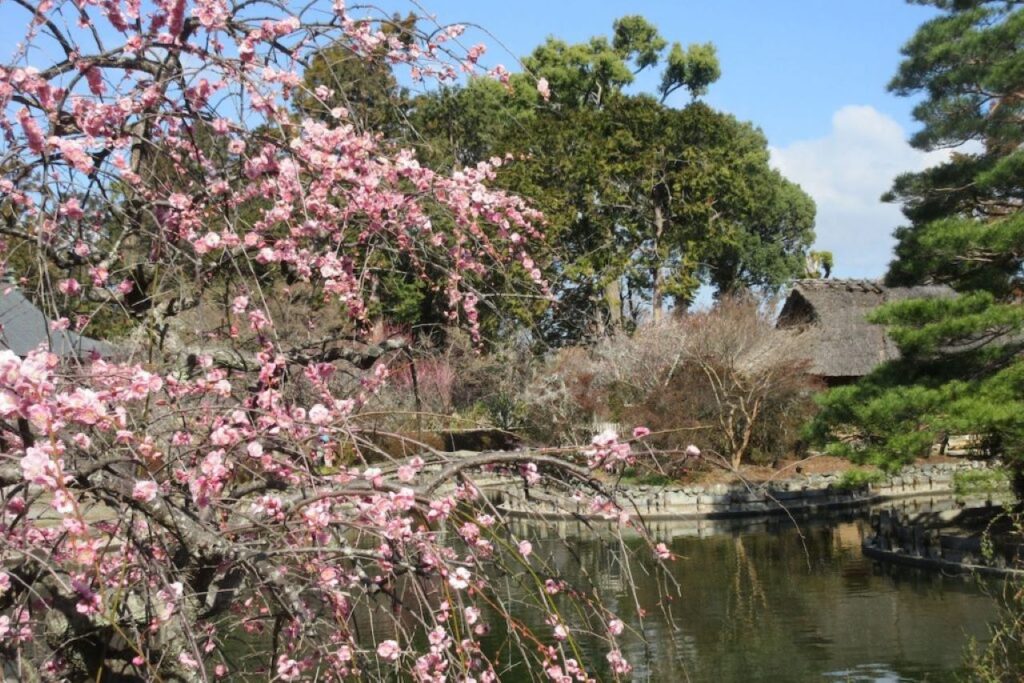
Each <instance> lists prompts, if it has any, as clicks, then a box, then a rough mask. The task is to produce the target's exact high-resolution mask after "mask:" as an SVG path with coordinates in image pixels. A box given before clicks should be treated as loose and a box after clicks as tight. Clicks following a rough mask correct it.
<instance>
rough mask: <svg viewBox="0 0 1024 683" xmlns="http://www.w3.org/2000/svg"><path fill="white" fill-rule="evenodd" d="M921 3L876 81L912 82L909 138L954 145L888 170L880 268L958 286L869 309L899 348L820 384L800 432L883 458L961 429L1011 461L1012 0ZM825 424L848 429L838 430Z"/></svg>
mask: <svg viewBox="0 0 1024 683" xmlns="http://www.w3.org/2000/svg"><path fill="white" fill-rule="evenodd" d="M922 4H924V3H923V2H922ZM928 4H931V5H934V6H935V7H937V8H938V9H939V10H941V11H942V13H941V14H940V15H939V16H938V17H936V18H934V19H932V20H931V21H928V22H927V23H925V24H924V25H922V26H921V27H920V28H919V30H918V31H917V33H916V34H915V35H914V37H913V38H912V39H911V40H910V41H909V42H908V43H907V44H906V46H905V47H904V48H903V56H904V59H903V62H902V63H901V65H900V67H899V71H898V73H897V74H896V76H895V78H894V79H893V80H892V82H891V83H890V84H889V89H890V90H891V91H892V92H894V93H896V94H898V95H903V96H914V95H923V96H924V98H923V99H922V101H921V102H920V103H919V104H918V105H917V106H916V107H915V109H914V117H915V118H916V119H917V121H919V122H920V123H921V128H920V130H918V131H917V132H916V133H915V134H914V135H913V137H912V139H911V144H913V145H914V146H915V147H917V148H918V149H921V150H928V151H933V150H942V149H950V150H953V151H952V152H951V154H950V156H949V159H948V160H947V161H945V162H944V163H941V164H939V165H937V166H935V167H932V168H929V169H927V170H925V171H923V172H920V173H909V174H905V175H902V176H900V177H899V178H897V180H896V181H895V183H894V186H893V188H892V190H891V191H890V192H889V193H888V195H887V196H886V198H887V199H888V200H890V201H896V202H900V203H901V204H902V205H903V212H904V214H905V216H906V218H907V219H908V221H909V223H908V225H906V226H905V227H901V228H899V229H897V231H896V237H897V240H898V244H897V246H896V258H895V260H894V261H893V263H892V264H891V265H890V269H889V273H888V274H887V277H886V280H887V283H888V284H890V285H912V284H929V283H945V284H949V285H950V286H952V287H953V288H954V289H956V290H957V291H958V292H959V296H958V297H957V298H955V299H931V300H928V301H920V300H917V301H915V300H910V301H905V302H901V303H897V304H892V305H889V306H887V307H884V308H882V309H880V310H879V311H877V312H876V313H875V315H874V321H875V322H878V323H882V324H885V325H888V326H889V329H890V334H891V336H892V337H893V339H894V340H895V341H896V342H897V344H898V345H899V347H900V350H901V352H902V358H901V359H900V360H899V361H896V362H893V363H889V364H887V365H884V366H882V367H881V368H879V369H878V370H877V371H876V372H874V373H872V374H871V375H869V376H868V377H866V378H864V379H863V380H862V381H861V382H859V383H858V384H856V385H852V386H848V387H842V388H839V389H835V390H833V391H831V392H829V393H828V394H826V395H825V396H824V397H823V399H822V406H823V411H822V413H821V415H820V416H819V418H818V419H817V420H816V421H815V423H814V424H813V425H812V432H813V433H814V435H815V436H816V438H817V439H818V440H820V441H829V440H831V441H832V442H833V443H832V444H831V447H832V449H834V450H837V451H841V452H844V453H846V454H848V455H852V456H854V457H856V458H858V459H862V460H869V461H873V462H876V463H880V464H887V465H896V464H899V463H903V462H906V461H908V460H911V459H913V458H914V457H917V456H921V455H924V454H926V453H927V452H928V450H929V449H930V448H931V447H932V445H933V444H934V443H941V442H942V440H943V439H944V438H947V437H949V436H951V435H967V434H969V435H973V436H975V437H977V439H978V443H979V445H980V446H982V447H984V448H986V449H987V450H989V451H990V452H993V453H997V454H1001V455H1003V456H1004V457H1006V458H1007V459H1008V460H1009V461H1010V462H1011V463H1012V464H1014V466H1015V469H1016V470H1017V471H1018V472H1022V471H1024V454H1022V447H1024V359H1022V357H1021V350H1022V348H1024V331H1022V328H1024V306H1022V305H1021V293H1022V285H1024V280H1022V275H1024V274H1022V271H1021V267H1022V264H1024V211H1022V201H1024V147H1022V143H1024V125H1022V122H1024V119H1022V116H1024V52H1022V51H1021V46H1022V45H1024V3H1021V2H1005V1H1000V2H984V1H979V0H974V1H965V0H931V1H930V2H928ZM838 434H843V435H845V436H847V437H853V438H847V439H844V440H843V442H842V443H840V442H838V441H837V440H836V435H838ZM1019 478H1022V479H1024V477H1019Z"/></svg>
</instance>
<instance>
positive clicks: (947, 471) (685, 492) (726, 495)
mask: <svg viewBox="0 0 1024 683" xmlns="http://www.w3.org/2000/svg"><path fill="white" fill-rule="evenodd" d="M1000 464H1001V463H998V462H997V461H989V462H981V461H964V462H958V463H937V464H924V465H911V466H907V467H905V468H903V469H902V470H901V471H900V472H898V473H897V474H895V475H893V476H890V477H888V478H887V479H885V480H884V481H882V482H880V483H878V484H871V485H866V486H862V487H859V488H855V489H843V488H840V487H839V484H840V481H841V480H842V474H841V473H840V474H811V475H806V476H796V477H791V478H787V479H780V480H773V481H769V482H758V483H755V482H750V483H737V484H715V485H712V486H671V485H670V486H643V485H632V486H624V487H621V488H620V490H619V495H620V501H621V502H622V504H623V507H624V508H625V509H626V510H627V511H628V512H631V513H637V514H639V515H641V516H643V517H644V518H645V519H647V520H658V519H724V518H730V517H756V516H762V515H772V514H794V513H813V512H815V511H817V510H826V509H840V508H844V507H855V506H862V505H869V504H873V503H879V502H884V501H887V500H895V499H899V498H906V497H928V496H932V497H950V496H952V494H953V477H954V475H956V474H957V473H958V472H964V471H969V470H981V469H987V468H990V467H995V466H998V465H1000ZM521 495H522V494H521V491H520V492H517V491H515V490H513V489H511V487H509V489H508V490H502V491H501V493H500V505H501V507H502V508H504V509H505V510H506V511H508V512H510V513H512V514H517V513H519V514H527V513H529V514H531V515H536V514H538V513H539V514H542V515H545V516H547V517H550V518H555V519H557V518H578V517H588V516H589V511H588V510H587V509H586V508H585V507H584V506H581V505H580V504H578V503H576V502H574V501H572V500H570V499H567V498H566V497H565V496H564V495H562V494H558V493H548V492H545V491H544V490H539V491H534V492H531V500H530V503H529V505H528V506H527V505H525V504H524V501H523V500H522V498H521Z"/></svg>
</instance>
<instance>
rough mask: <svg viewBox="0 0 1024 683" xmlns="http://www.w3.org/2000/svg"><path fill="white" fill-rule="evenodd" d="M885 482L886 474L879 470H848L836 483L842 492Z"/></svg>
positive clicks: (836, 486)
mask: <svg viewBox="0 0 1024 683" xmlns="http://www.w3.org/2000/svg"><path fill="white" fill-rule="evenodd" d="M883 481H885V474H883V473H882V472H878V471H877V470H859V469H855V470H846V471H845V472H843V474H842V475H841V476H840V477H839V481H837V482H836V483H835V485H834V486H835V488H837V489H839V490H840V491H855V490H858V489H863V488H865V487H867V486H871V485H872V484H879V483H881V482H883Z"/></svg>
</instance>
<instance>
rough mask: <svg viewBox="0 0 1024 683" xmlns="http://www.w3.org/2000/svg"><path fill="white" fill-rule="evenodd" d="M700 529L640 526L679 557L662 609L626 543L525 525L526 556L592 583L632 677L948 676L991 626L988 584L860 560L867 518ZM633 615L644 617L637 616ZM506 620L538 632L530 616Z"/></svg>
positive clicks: (652, 581) (497, 638)
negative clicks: (614, 619)
mask: <svg viewBox="0 0 1024 683" xmlns="http://www.w3.org/2000/svg"><path fill="white" fill-rule="evenodd" d="M704 524H705V526H695V525H694V524H693V523H690V524H688V525H683V524H680V525H672V524H665V523H660V524H659V525H658V526H656V527H655V528H654V529H653V531H654V534H655V536H656V538H657V539H658V540H662V541H665V542H666V543H667V544H668V545H669V547H670V548H671V550H672V552H673V553H674V554H675V555H677V556H678V559H676V560H675V561H674V562H673V563H672V565H671V566H672V577H671V578H672V579H674V581H675V582H677V590H678V596H677V597H675V598H674V599H673V600H671V601H669V600H667V599H665V590H664V586H663V585H662V584H661V581H663V580H664V577H663V578H662V579H658V578H656V575H655V574H653V573H645V572H644V571H642V570H639V571H630V572H628V573H626V572H625V571H624V570H623V569H622V565H621V563H620V562H619V559H620V558H621V556H622V554H623V553H625V552H628V551H629V549H630V544H629V543H626V544H620V543H619V542H617V541H613V540H609V539H607V538H603V537H600V536H597V535H595V534H594V532H593V531H592V530H590V529H587V528H586V527H583V526H581V525H577V524H576V523H550V524H548V525H546V526H545V527H544V528H543V529H539V528H537V527H535V526H532V525H531V528H530V530H529V533H530V535H531V536H533V537H536V536H537V535H539V536H540V537H541V538H542V540H541V541H539V542H537V543H535V546H536V547H537V551H538V555H540V554H544V555H548V556H549V557H550V558H551V563H552V565H553V566H557V567H558V571H560V572H562V573H564V574H565V575H571V574H572V572H573V571H574V569H573V568H574V567H576V569H575V571H576V572H580V571H581V570H586V569H589V572H590V573H591V574H593V575H594V576H597V577H600V578H599V579H598V580H597V582H596V584H597V585H596V587H597V590H598V591H599V592H600V593H601V596H602V598H603V600H604V602H605V603H606V604H607V605H608V606H609V607H611V608H612V609H613V610H614V611H616V612H617V613H618V614H619V615H620V617H621V618H622V619H623V621H625V622H626V625H627V634H628V633H630V632H633V635H632V636H631V637H629V638H627V639H626V640H625V641H624V646H623V652H624V654H626V656H627V657H628V659H629V660H630V662H632V663H633V665H634V667H635V671H634V674H633V680H635V681H672V682H674V681H694V682H700V681H714V682H715V683H728V682H731V681H886V682H888V681H947V680H956V677H957V674H958V673H961V672H960V671H959V669H960V666H961V663H962V658H963V655H964V651H965V648H966V647H967V644H968V643H969V641H970V639H972V638H974V639H978V640H980V641H984V639H985V638H986V637H987V633H988V627H989V624H990V622H992V621H994V620H995V619H996V618H997V609H998V608H997V603H996V601H995V600H994V599H993V598H992V597H991V595H995V594H998V592H999V590H1000V588H1001V584H999V583H998V582H994V583H993V582H989V583H984V584H983V583H979V582H978V581H977V580H975V579H972V578H970V577H954V576H942V575H938V574H934V573H928V572H922V571H920V570H910V569H903V568H898V567H891V566H882V565H879V564H877V563H875V562H873V561H871V560H869V559H867V558H865V557H864V556H862V554H861V550H860V546H861V541H862V540H863V538H864V536H865V534H866V533H868V531H869V530H868V525H867V520H866V514H861V515H859V516H858V515H856V514H852V513H851V514H849V515H847V516H845V517H840V518H836V519H832V520H830V521H827V522H800V524H799V528H797V527H795V526H794V523H793V522H791V521H788V520H782V519H779V520H775V521H772V522H770V523H761V525H760V526H759V527H755V528H750V527H747V528H729V527H728V526H727V525H723V523H721V522H719V523H716V524H711V525H708V524H707V523H704ZM709 527H714V528H713V529H711V530H710V531H709ZM526 531H527V530H526V529H522V530H521V532H522V533H526ZM560 537H563V538H565V539H566V540H562V539H561V538H560ZM635 547H637V548H639V547H640V544H639V542H638V543H637V545H636V546H635ZM630 584H632V586H634V587H635V592H631V591H629V590H627V589H628V588H629V586H630ZM634 596H635V597H634ZM638 607H639V609H641V610H645V611H646V612H647V615H646V617H645V618H644V619H642V620H641V618H640V617H639V616H638V615H639V611H638ZM514 616H515V617H517V618H521V619H522V620H523V621H524V622H526V623H528V624H530V625H531V626H533V627H534V628H536V629H537V630H538V631H544V630H545V628H547V630H548V631H549V630H550V627H545V625H544V624H543V621H542V619H541V617H540V616H539V615H538V614H537V612H536V611H535V610H533V611H531V610H529V609H527V608H523V609H522V610H521V611H520V613H517V614H514ZM640 634H642V637H641V636H640ZM489 638H490V643H489V644H490V646H491V647H492V648H494V649H495V650H494V651H495V652H499V651H500V650H501V646H502V643H503V641H504V640H505V639H506V638H507V634H506V633H505V632H504V631H503V630H502V627H501V625H500V624H499V625H498V626H497V627H496V629H495V631H494V632H493V633H492V634H491V635H490V636H489ZM581 647H582V654H583V658H584V660H585V661H589V662H591V663H595V662H600V663H602V664H603V663H604V657H603V651H601V650H599V645H598V643H597V641H596V640H594V641H587V640H586V639H585V638H583V639H582V641H581ZM509 665H511V666H512V669H513V671H509V672H506V673H504V674H503V676H502V680H529V679H528V678H526V677H525V672H520V673H519V675H516V674H515V673H514V669H515V668H516V667H515V663H514V662H510V663H509ZM595 673H597V674H599V678H601V679H602V680H604V679H606V678H610V677H611V676H610V674H609V672H608V671H607V670H604V671H597V672H595ZM510 674H511V675H510Z"/></svg>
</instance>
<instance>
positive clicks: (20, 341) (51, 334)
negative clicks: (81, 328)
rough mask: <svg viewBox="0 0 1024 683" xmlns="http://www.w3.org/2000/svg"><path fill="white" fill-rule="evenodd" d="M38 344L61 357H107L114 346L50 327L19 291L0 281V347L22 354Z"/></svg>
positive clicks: (33, 305) (40, 313)
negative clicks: (94, 355)
mask: <svg viewBox="0 0 1024 683" xmlns="http://www.w3.org/2000/svg"><path fill="white" fill-rule="evenodd" d="M40 345H42V346H45V347H48V348H49V349H50V351H52V352H53V353H54V354H56V355H58V356H60V357H61V358H88V357H89V356H91V355H93V354H96V355H99V356H110V355H112V354H113V352H114V347H113V346H111V345H110V344H108V343H107V342H104V341H100V340H97V339H90V338H89V337H84V336H82V335H80V334H78V333H77V332H72V331H70V330H52V329H50V321H49V319H48V318H47V317H46V315H45V314H44V313H43V312H42V311H41V310H39V308H38V307H37V306H36V305H35V304H33V303H32V302H31V301H29V300H28V299H27V298H26V297H25V295H24V294H22V293H21V291H20V290H18V289H17V288H16V287H13V286H11V285H4V284H0V349H10V350H11V351H13V352H14V353H16V354H17V355H19V356H25V355H27V354H28V352H29V351H32V350H33V349H35V348H38V347H39V346H40Z"/></svg>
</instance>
